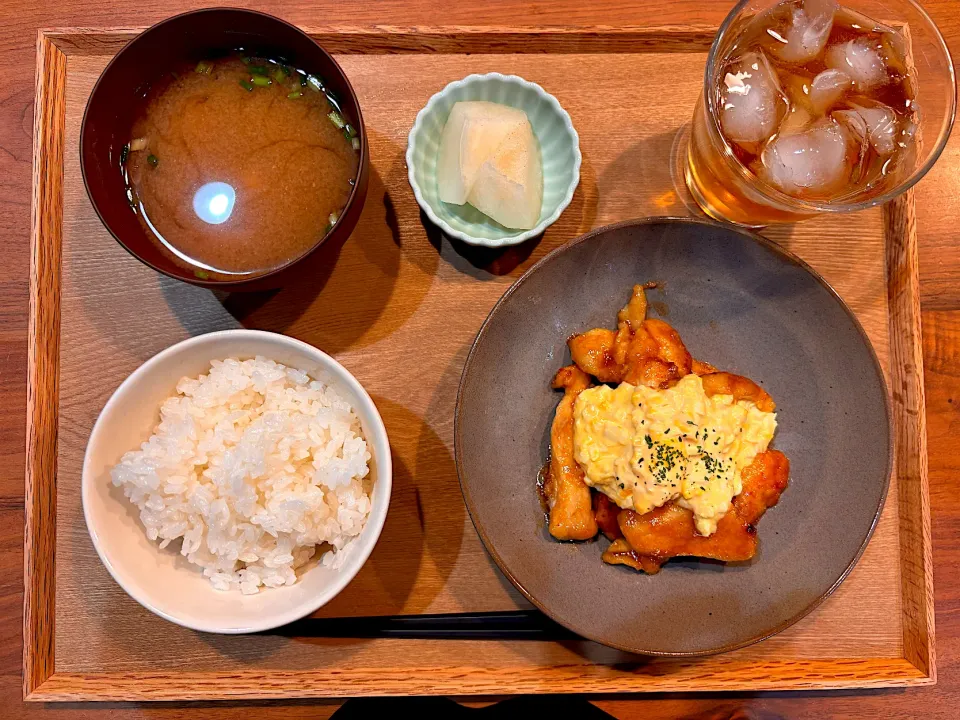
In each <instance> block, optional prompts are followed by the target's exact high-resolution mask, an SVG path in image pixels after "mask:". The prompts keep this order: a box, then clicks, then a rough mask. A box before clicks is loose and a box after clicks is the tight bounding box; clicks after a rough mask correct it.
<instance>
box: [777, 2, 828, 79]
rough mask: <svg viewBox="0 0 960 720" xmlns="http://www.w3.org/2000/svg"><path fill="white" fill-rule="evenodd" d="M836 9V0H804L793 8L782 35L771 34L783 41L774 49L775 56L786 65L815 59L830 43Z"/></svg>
mask: <svg viewBox="0 0 960 720" xmlns="http://www.w3.org/2000/svg"><path fill="white" fill-rule="evenodd" d="M837 8H838V5H837V2H836V0H804V2H803V4H802V5H801V6H800V7H798V8H796V9H794V11H793V17H792V18H791V20H790V27H789V28H787V30H786V32H785V33H784V34H783V35H778V34H774V33H770V35H771V37H773V38H775V39H776V40H779V41H780V43H779V44H777V45H774V46H773V48H772V51H773V53H774V54H775V55H777V57H779V58H780V59H781V60H786V61H787V62H796V63H803V62H807V61H809V60H813V59H814V58H815V57H817V55H819V54H820V53H821V52H823V48H824V46H826V44H827V38H829V37H830V29H831V28H832V27H833V14H834V12H836V10H837Z"/></svg>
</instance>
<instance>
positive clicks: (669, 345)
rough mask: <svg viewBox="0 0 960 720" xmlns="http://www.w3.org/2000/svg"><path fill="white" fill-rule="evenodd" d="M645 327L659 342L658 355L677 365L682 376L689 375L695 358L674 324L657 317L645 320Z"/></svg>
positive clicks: (664, 360) (665, 360) (661, 358)
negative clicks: (691, 355)
mask: <svg viewBox="0 0 960 720" xmlns="http://www.w3.org/2000/svg"><path fill="white" fill-rule="evenodd" d="M643 327H644V329H645V330H646V331H647V332H648V333H650V336H651V337H652V338H653V339H654V341H656V343H657V357H658V358H660V360H662V361H663V362H667V363H672V364H674V365H676V366H677V372H678V373H679V374H680V377H683V376H684V375H689V374H690V370H691V368H692V365H693V358H691V357H690V353H689V352H688V351H687V346H686V345H684V344H683V340H681V339H680V333H678V332H677V331H676V330H674V329H673V326H671V325H669V324H668V323H665V322H664V321H663V320H657V319H656V318H651V319H650V320H645V321H644V322H643Z"/></svg>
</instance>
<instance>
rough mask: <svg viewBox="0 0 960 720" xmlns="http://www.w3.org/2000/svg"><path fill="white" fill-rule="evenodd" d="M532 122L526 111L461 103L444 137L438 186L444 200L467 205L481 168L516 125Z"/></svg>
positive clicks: (455, 108) (438, 168) (484, 103)
mask: <svg viewBox="0 0 960 720" xmlns="http://www.w3.org/2000/svg"><path fill="white" fill-rule="evenodd" d="M523 123H527V124H529V123H528V121H527V116H526V113H524V112H523V110H517V109H516V108H512V107H508V106H506V105H499V104H497V103H492V102H486V101H467V102H458V103H456V104H455V105H454V106H453V108H452V109H451V110H450V117H449V118H447V124H446V125H445V126H444V128H443V133H442V135H441V136H440V156H439V158H438V160H437V189H438V190H439V194H440V199H441V200H442V201H443V202H447V203H453V204H455V205H463V204H464V203H465V202H466V201H467V196H468V195H469V194H470V190H471V188H473V185H474V182H475V181H476V177H477V171H478V170H479V169H480V166H481V165H482V164H483V163H484V162H485V161H486V160H488V159H489V158H490V157H491V156H492V155H493V154H494V153H495V152H496V150H497V148H498V147H499V146H500V144H501V143H502V142H503V139H504V138H505V137H506V136H507V134H508V133H509V132H510V131H511V130H513V129H514V128H516V127H518V126H520V125H521V124H523Z"/></svg>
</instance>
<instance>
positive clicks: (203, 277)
mask: <svg viewBox="0 0 960 720" xmlns="http://www.w3.org/2000/svg"><path fill="white" fill-rule="evenodd" d="M193 274H194V275H195V276H196V277H198V278H200V279H201V280H209V279H210V273H208V272H207V271H206V270H194V271H193Z"/></svg>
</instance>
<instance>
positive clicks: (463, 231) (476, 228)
mask: <svg viewBox="0 0 960 720" xmlns="http://www.w3.org/2000/svg"><path fill="white" fill-rule="evenodd" d="M462 100H488V101H490V102H496V103H500V104H502V105H510V106H511V107H515V108H519V109H520V110H523V111H524V112H525V113H526V114H527V117H528V118H529V119H530V124H531V125H532V126H533V132H534V134H535V135H536V136H537V142H538V143H539V144H540V157H541V160H542V162H543V206H542V207H541V209H540V222H539V223H537V226H536V227H535V228H533V229H531V230H514V229H511V228H507V227H504V226H503V225H500V224H499V223H498V222H496V221H494V220H491V219H490V218H488V217H487V216H486V215H484V214H483V213H482V212H480V211H479V210H477V209H476V208H474V207H472V206H471V205H451V204H449V203H445V202H442V201H441V200H440V198H439V197H438V192H437V155H438V154H439V150H440V135H441V133H442V132H443V126H444V125H445V124H446V122H447V117H448V116H449V115H450V110H451V108H452V107H453V105H454V104H455V103H457V102H460V101H462ZM580 162H581V155H580V137H579V136H578V135H577V131H576V130H575V129H574V127H573V123H572V122H571V121H570V116H569V115H568V114H567V112H566V110H564V109H563V108H562V107H560V103H559V102H557V99H556V98H555V97H553V95H550V94H549V93H548V92H546V91H545V90H544V89H543V88H542V87H540V86H539V85H537V84H536V83H532V82H528V81H526V80H524V79H523V78H520V77H517V76H516V75H501V74H500V73H488V74H486V75H469V76H467V77H465V78H464V79H463V80H458V81H456V82H452V83H450V84H449V85H447V86H446V87H445V88H444V89H443V90H441V91H440V92H438V93H437V94H436V95H434V96H433V97H432V98H430V100H429V101H428V102H427V104H426V106H425V107H424V108H423V109H422V110H421V111H420V112H419V114H418V115H417V120H416V122H415V123H414V124H413V128H412V129H411V130H410V139H409V142H408V144H407V173H408V176H409V178H410V185H411V186H412V187H413V194H414V195H416V197H417V202H418V203H419V204H420V207H421V208H423V211H424V212H425V213H426V214H427V217H429V218H430V220H431V221H432V222H433V223H434V224H435V225H437V226H438V227H439V228H440V229H441V230H442V231H443V232H444V233H446V234H447V235H448V236H450V237H453V238H456V239H458V240H462V241H463V242H466V243H470V244H471V245H484V246H486V247H505V246H507V245H517V244H519V243H522V242H523V241H524V240H528V239H530V238H532V237H536V236H537V235H540V234H542V233H543V231H544V230H546V229H547V228H548V227H549V226H550V225H552V224H553V223H554V222H556V220H557V218H558V217H560V213H562V212H563V211H564V210H565V209H566V207H567V205H569V204H570V200H571V199H573V192H574V190H576V189H577V185H578V184H579V183H580Z"/></svg>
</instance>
